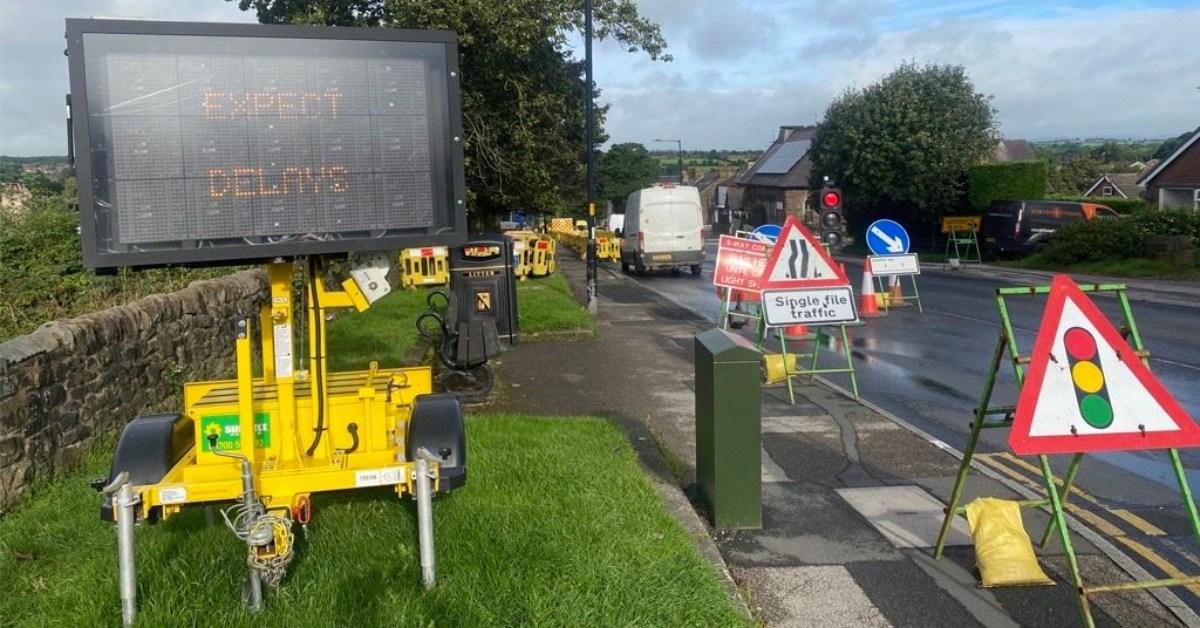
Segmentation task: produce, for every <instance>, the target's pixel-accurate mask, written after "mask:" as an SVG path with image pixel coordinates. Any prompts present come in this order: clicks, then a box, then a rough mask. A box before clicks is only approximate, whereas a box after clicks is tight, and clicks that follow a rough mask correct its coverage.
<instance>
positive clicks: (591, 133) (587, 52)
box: [583, 0, 600, 315]
mask: <svg viewBox="0 0 1200 628" xmlns="http://www.w3.org/2000/svg"><path fill="white" fill-rule="evenodd" d="M583 41H584V53H583V56H584V58H585V59H586V63H585V65H586V67H587V69H586V72H585V74H586V79H587V85H586V86H585V94H586V98H587V107H586V114H585V115H586V116H587V121H586V122H585V123H584V127H585V129H586V131H585V132H586V135H587V174H586V175H585V176H586V178H587V209H588V217H587V224H588V238H587V308H588V311H589V312H591V313H592V314H593V315H594V314H596V312H597V309H598V302H597V298H596V276H597V275H598V274H599V270H600V269H599V267H597V265H596V180H595V163H594V162H595V152H596V151H595V148H596V128H595V127H596V121H595V119H594V118H595V115H594V113H593V111H592V110H593V107H594V103H593V100H594V95H593V93H592V0H583Z"/></svg>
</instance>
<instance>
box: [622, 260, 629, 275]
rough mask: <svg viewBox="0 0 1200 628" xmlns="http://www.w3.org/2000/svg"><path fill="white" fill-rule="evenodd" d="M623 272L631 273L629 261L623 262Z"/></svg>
mask: <svg viewBox="0 0 1200 628" xmlns="http://www.w3.org/2000/svg"><path fill="white" fill-rule="evenodd" d="M621 272H623V273H625V274H626V275H628V274H629V262H621Z"/></svg>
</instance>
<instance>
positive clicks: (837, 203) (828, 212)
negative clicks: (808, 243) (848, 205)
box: [821, 181, 844, 251]
mask: <svg viewBox="0 0 1200 628" xmlns="http://www.w3.org/2000/svg"><path fill="white" fill-rule="evenodd" d="M843 223H844V221H843V218H842V191H841V190H840V189H839V188H835V187H833V186H832V185H831V184H830V183H829V182H828V181H826V184H825V188H824V189H822V190H821V241H822V242H824V243H825V244H826V245H828V246H829V248H830V249H832V250H834V251H837V250H840V249H841V248H842V225H843Z"/></svg>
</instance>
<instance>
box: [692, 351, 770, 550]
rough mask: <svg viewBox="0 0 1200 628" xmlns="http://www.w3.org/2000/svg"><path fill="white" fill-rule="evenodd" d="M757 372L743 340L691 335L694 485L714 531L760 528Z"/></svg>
mask: <svg viewBox="0 0 1200 628" xmlns="http://www.w3.org/2000/svg"><path fill="white" fill-rule="evenodd" d="M761 369H762V354H761V353H760V352H759V350H758V349H757V348H756V347H755V346H754V343H752V342H750V341H749V340H748V339H746V338H744V337H742V336H739V335H737V334H732V333H729V332H728V331H725V330H723V329H711V330H709V331H706V332H703V333H700V334H697V335H696V480H697V482H698V483H699V487H700V494H701V496H702V497H703V499H704V501H705V502H707V504H708V508H709V512H710V513H711V514H712V524H713V527H715V528H717V529H718V530H729V529H739V528H740V529H747V528H753V529H756V528H761V527H762V444H761V439H762V435H761V433H762V384H761V382H762V372H761Z"/></svg>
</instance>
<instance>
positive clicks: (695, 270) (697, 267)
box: [691, 264, 700, 277]
mask: <svg viewBox="0 0 1200 628" xmlns="http://www.w3.org/2000/svg"><path fill="white" fill-rule="evenodd" d="M691 271H692V276H693V277H699V276H700V265H699V264H692V266H691Z"/></svg>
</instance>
